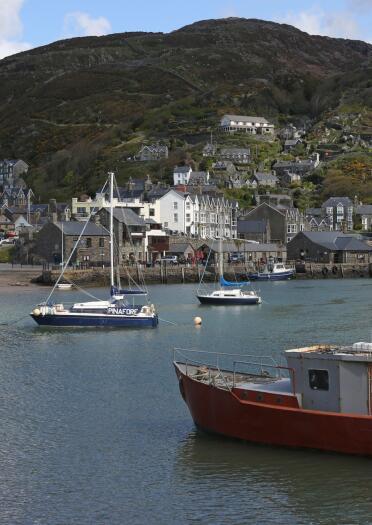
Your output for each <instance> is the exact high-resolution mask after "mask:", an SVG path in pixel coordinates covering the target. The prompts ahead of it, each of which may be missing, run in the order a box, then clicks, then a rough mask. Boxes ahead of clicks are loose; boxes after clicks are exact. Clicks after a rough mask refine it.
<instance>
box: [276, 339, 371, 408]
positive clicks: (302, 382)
mask: <svg viewBox="0 0 372 525" xmlns="http://www.w3.org/2000/svg"><path fill="white" fill-rule="evenodd" d="M284 355H285V357H286V360H287V363H288V368H289V369H291V370H293V377H294V382H295V384H294V385H293V387H294V390H295V392H296V394H297V395H298V397H299V398H300V400H301V405H302V408H304V409H308V410H322V411H325V412H338V413H351V414H364V415H372V383H371V379H372V343H354V344H353V345H351V346H337V345H334V346H333V345H327V346H325V345H317V346H311V347H307V348H296V349H293V350H286V351H285V352H284Z"/></svg>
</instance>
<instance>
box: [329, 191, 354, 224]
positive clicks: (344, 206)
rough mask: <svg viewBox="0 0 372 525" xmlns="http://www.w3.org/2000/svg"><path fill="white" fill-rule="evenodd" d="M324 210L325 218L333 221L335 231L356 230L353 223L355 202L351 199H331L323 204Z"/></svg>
mask: <svg viewBox="0 0 372 525" xmlns="http://www.w3.org/2000/svg"><path fill="white" fill-rule="evenodd" d="M321 207H322V210H323V214H324V216H328V217H330V219H331V222H332V226H333V230H336V231H337V230H338V231H342V230H346V231H352V230H353V228H354V222H353V211H354V206H353V202H352V200H351V199H349V197H330V198H329V199H328V200H326V201H325V202H323V204H322V206H321Z"/></svg>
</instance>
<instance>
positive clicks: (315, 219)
mask: <svg viewBox="0 0 372 525" xmlns="http://www.w3.org/2000/svg"><path fill="white" fill-rule="evenodd" d="M305 215H306V223H307V228H308V229H309V230H310V231H319V232H323V231H333V221H332V218H331V217H329V216H328V215H325V214H324V210H323V209H322V208H308V209H307V210H306V212H305Z"/></svg>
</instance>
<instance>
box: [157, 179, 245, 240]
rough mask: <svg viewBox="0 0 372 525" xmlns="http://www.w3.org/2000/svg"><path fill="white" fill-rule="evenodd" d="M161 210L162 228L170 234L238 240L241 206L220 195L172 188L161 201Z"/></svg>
mask: <svg viewBox="0 0 372 525" xmlns="http://www.w3.org/2000/svg"><path fill="white" fill-rule="evenodd" d="M159 209H160V222H161V224H162V226H163V228H165V229H167V230H169V231H171V232H174V233H180V234H183V235H190V236H197V237H201V238H202V239H207V238H216V237H219V236H220V235H222V236H223V237H226V238H228V239H235V238H236V237H237V210H238V204H237V203H236V202H235V201H231V200H228V199H225V198H224V197H222V196H220V195H219V194H197V193H188V192H181V191H177V190H174V189H170V190H169V191H168V192H167V193H166V194H165V195H163V196H162V197H161V198H160V199H159Z"/></svg>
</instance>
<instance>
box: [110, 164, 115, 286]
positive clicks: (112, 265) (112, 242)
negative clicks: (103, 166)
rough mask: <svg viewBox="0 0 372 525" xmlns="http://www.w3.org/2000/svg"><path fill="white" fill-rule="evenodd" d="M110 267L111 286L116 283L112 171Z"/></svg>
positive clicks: (111, 178)
mask: <svg viewBox="0 0 372 525" xmlns="http://www.w3.org/2000/svg"><path fill="white" fill-rule="evenodd" d="M109 175H110V267H111V273H110V277H111V286H114V285H115V282H114V209H113V200H114V173H113V172H112V171H111V172H110V174H109Z"/></svg>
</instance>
